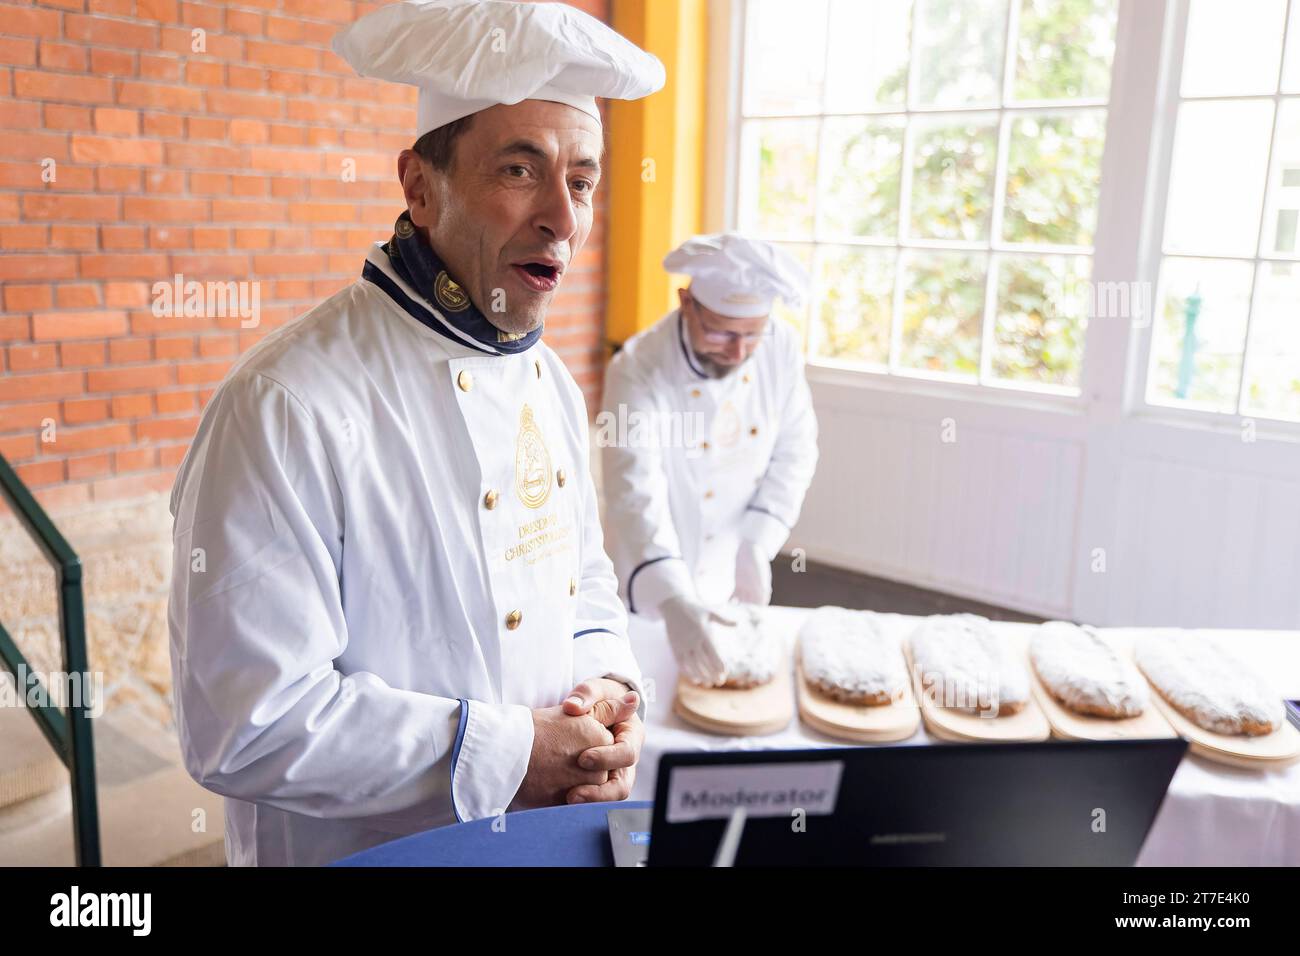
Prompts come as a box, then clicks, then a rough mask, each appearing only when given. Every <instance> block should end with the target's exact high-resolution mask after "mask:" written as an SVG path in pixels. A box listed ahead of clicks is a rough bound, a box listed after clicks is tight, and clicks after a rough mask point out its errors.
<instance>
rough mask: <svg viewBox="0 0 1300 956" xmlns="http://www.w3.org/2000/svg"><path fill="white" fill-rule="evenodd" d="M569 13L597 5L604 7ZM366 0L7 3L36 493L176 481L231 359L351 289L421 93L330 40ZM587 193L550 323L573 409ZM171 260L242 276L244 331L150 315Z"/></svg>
mask: <svg viewBox="0 0 1300 956" xmlns="http://www.w3.org/2000/svg"><path fill="white" fill-rule="evenodd" d="M575 5H576V6H580V7H583V8H584V9H586V10H587V11H588V12H591V13H593V14H595V15H597V16H600V17H602V18H605V17H607V13H608V10H607V6H608V0H585V2H583V0H576V2H575ZM374 6H376V4H368V3H354V2H350V0H235V2H232V3H219V2H207V0H204V2H192V3H191V2H179V0H40V2H37V3H6V2H0V129H3V131H4V135H3V138H2V139H0V292H2V293H3V299H2V307H0V454H3V455H4V456H5V457H6V458H7V459H8V460H9V461H10V463H11V464H13V465H14V466H15V467H16V469H17V471H18V473H19V475H20V476H21V477H22V478H23V480H24V481H26V482H27V483H28V485H29V487H31V488H32V489H33V491H34V492H35V493H36V495H37V497H38V498H40V499H41V500H42V502H43V503H45V504H46V505H47V507H54V508H59V507H64V506H75V505H80V504H86V503H91V502H95V501H101V500H109V499H113V498H120V497H126V496H132V495H136V494H141V493H145V492H148V491H153V490H163V489H166V488H169V487H170V486H171V482H172V479H173V476H174V473H175V469H176V466H177V465H178V464H179V463H180V460H181V458H182V457H183V456H184V454H185V450H186V448H187V445H188V441H189V439H190V438H191V437H192V435H193V433H194V429H195V427H196V426H197V424H198V420H199V413H200V411H201V410H202V408H203V404H204V402H205V401H206V400H207V398H208V396H209V395H210V394H211V392H212V390H213V388H214V387H215V385H216V383H217V382H218V381H219V380H220V379H221V377H222V376H223V375H224V374H225V372H226V370H227V369H228V368H229V367H230V365H231V363H232V362H233V360H234V358H235V357H236V356H237V355H238V354H239V353H240V352H242V351H244V350H245V349H247V348H248V347H250V346H251V345H252V344H253V343H254V342H256V341H257V340H258V339H259V338H260V337H261V336H263V335H265V334H266V333H267V332H268V331H270V330H271V329H274V328H275V327H276V326H279V325H282V324H283V323H285V322H287V321H289V320H291V319H293V318H294V317H296V316H298V315H301V314H302V313H303V312H305V311H306V310H307V309H309V308H310V307H312V306H313V305H315V304H316V303H317V302H319V301H320V300H321V299H323V298H325V297H326V296H328V295H330V294H331V293H333V292H334V291H336V290H337V289H339V288H341V287H342V286H344V285H346V284H347V283H349V282H351V281H353V280H354V279H355V278H356V277H357V276H358V275H359V273H360V270H361V263H362V259H363V257H364V256H365V250H366V248H367V246H368V245H369V244H370V243H371V242H374V241H375V240H382V239H384V238H387V236H388V234H389V233H390V231H391V229H392V224H393V220H394V219H395V218H396V216H397V214H398V213H399V212H400V211H401V210H402V209H403V208H404V203H403V202H402V199H401V191H400V189H399V188H398V186H397V182H396V172H395V170H396V154H397V152H398V150H400V149H402V148H404V147H406V146H409V145H410V143H411V141H412V139H413V136H412V132H413V130H414V121H415V109H414V103H415V96H414V91H413V90H411V89H410V88H408V87H402V86H396V85H389V84H384V83H377V82H374V81H369V80H362V79H359V78H357V77H356V76H355V75H354V74H353V73H352V71H351V69H350V68H349V67H348V66H347V65H346V64H345V63H344V62H343V61H342V60H341V59H339V58H338V57H337V56H335V55H334V54H333V53H332V52H330V50H329V42H330V38H331V37H332V36H333V34H334V33H335V32H336V31H337V30H338V29H340V27H341V26H342V25H343V24H346V23H349V22H351V21H352V20H354V19H355V18H357V17H359V16H361V15H362V14H364V13H366V12H368V11H369V10H371V9H373V8H374ZM196 28H198V29H201V30H203V31H205V33H204V39H205V41H206V50H205V52H201V53H196V52H193V50H192V42H193V33H192V31H193V30H195V29H196ZM349 158H350V159H353V160H355V169H356V181H355V182H345V181H344V179H343V175H342V170H343V163H344V160H345V159H349ZM48 160H53V162H54V165H53V173H54V176H53V181H50V182H47V181H45V178H43V174H44V173H45V172H46V170H48V169H49V168H50V167H49V163H48V162H47V161H48ZM597 207H598V208H597V223H596V226H595V228H594V229H593V231H592V235H591V238H590V239H589V240H588V244H587V247H586V250H585V251H584V252H583V254H582V257H581V258H580V259H579V260H578V261H577V262H576V263H575V264H574V267H573V268H572V270H571V271H570V272H569V273H568V275H567V276H566V278H565V284H564V290H563V291H562V292H561V294H560V295H559V296H558V298H557V301H556V303H555V306H554V308H553V309H552V311H551V315H550V318H549V320H548V323H547V333H546V339H547V341H548V342H550V344H551V346H552V347H553V348H555V349H556V350H557V351H558V352H559V353H560V355H561V356H563V358H564V359H565V361H566V362H567V363H568V365H569V367H570V369H571V370H572V371H573V374H574V375H575V377H576V378H577V379H578V381H579V383H581V384H582V386H583V388H584V389H585V390H586V392H587V394H588V402H589V403H591V402H592V401H593V400H594V399H595V397H596V394H597V392H598V389H599V386H600V378H601V367H602V358H603V352H602V345H601V343H602V338H603V328H604V319H603V316H604V244H605V243H604V229H603V226H602V219H603V213H604V209H603V201H601V202H598V204H597ZM176 273H181V274H183V275H184V277H185V279H186V280H191V279H192V280H198V281H201V282H206V281H210V280H219V281H257V282H258V283H259V284H260V297H261V322H260V325H259V326H258V327H257V328H255V329H242V328H241V327H240V323H241V319H240V318H239V317H238V316H232V317H230V318H215V319H208V318H172V317H163V318H158V317H155V316H154V314H153V311H152V309H151V308H150V305H151V301H152V295H151V289H152V286H153V283H155V282H159V281H164V282H170V281H171V277H172V276H173V275H174V274H176ZM51 422H52V423H53V428H50V427H49V425H50V423H51ZM50 438H52V439H53V440H46V439H50Z"/></svg>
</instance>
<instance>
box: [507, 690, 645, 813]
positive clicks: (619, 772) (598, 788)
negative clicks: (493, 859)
mask: <svg viewBox="0 0 1300 956" xmlns="http://www.w3.org/2000/svg"><path fill="white" fill-rule="evenodd" d="M638 703H639V698H638V697H637V695H636V693H635V692H634V691H631V690H630V689H629V688H628V686H627V685H626V684H623V683H622V682H620V681H616V680H612V679H610V678H607V677H599V678H595V679H593V680H586V681H583V682H582V683H580V684H578V685H577V686H576V687H574V688H573V690H571V691H570V692H569V694H568V696H567V697H565V699H564V702H563V703H561V704H560V705H559V706H556V707H539V708H536V709H535V710H533V749H532V753H531V754H530V755H529V758H528V770H527V771H526V772H525V774H524V779H523V783H521V784H520V786H519V790H518V792H517V793H516V795H515V802H516V803H517V804H519V805H520V806H526V807H543V806H555V805H558V804H563V803H596V802H599V801H605V800H626V799H627V797H628V795H629V794H630V793H631V792H632V784H633V782H634V781H635V780H636V763H637V761H638V760H639V759H640V757H641V744H642V742H643V741H644V740H645V726H644V725H643V724H642V722H641V718H640V717H638V716H637V713H636V710H637V705H638Z"/></svg>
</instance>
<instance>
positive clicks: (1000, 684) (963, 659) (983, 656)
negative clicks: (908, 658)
mask: <svg viewBox="0 0 1300 956" xmlns="http://www.w3.org/2000/svg"><path fill="white" fill-rule="evenodd" d="M910 647H911V651H912V666H913V669H914V673H915V674H916V677H917V680H918V682H919V691H920V693H922V694H924V695H926V696H928V697H929V698H930V699H931V700H932V701H933V702H934V703H935V704H936V705H937V706H939V707H951V708H954V709H956V710H964V711H973V712H978V713H981V714H982V713H986V712H987V711H989V710H990V709H997V710H998V711H1000V712H1002V713H1007V712H1012V711H1015V710H1019V709H1020V708H1021V707H1023V706H1024V705H1025V704H1026V703H1027V702H1028V700H1029V673H1028V671H1027V670H1026V669H1025V667H1024V665H1023V664H1022V663H1021V662H1020V661H1019V660H1018V659H1017V658H1016V655H1015V651H1014V649H1013V648H1012V647H1011V646H1010V642H1009V641H1004V640H1001V639H1000V638H999V637H998V636H997V635H996V634H994V633H993V628H992V625H991V624H990V622H989V620H988V619H987V618H984V617H980V616H978V615H976V614H936V615H933V616H931V617H927V618H926V619H925V620H924V621H922V622H921V623H920V625H918V626H917V628H916V630H915V631H913V632H912V637H911V640H910Z"/></svg>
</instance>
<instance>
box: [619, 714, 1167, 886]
mask: <svg viewBox="0 0 1300 956" xmlns="http://www.w3.org/2000/svg"><path fill="white" fill-rule="evenodd" d="M1186 749H1187V742H1186V741H1185V740H1182V739H1180V738H1172V739H1159V740H1114V741H1047V742H1044V743H1025V744H975V743H961V744H932V745H928V746H922V747H918V746H906V745H904V746H889V747H845V748H822V749H816V750H757V751H755V750H744V751H725V752H714V753H708V752H706V753H701V752H698V751H695V752H691V753H667V754H664V755H663V757H662V758H661V759H660V761H659V775H658V778H657V786H656V794H655V801H654V807H653V810H626V809H614V810H611V811H610V812H609V829H610V839H611V845H612V848H613V851H614V859H615V864H616V865H619V866H642V865H647V864H648V865H650V866H710V865H714V864H715V863H717V862H719V861H721V862H722V863H723V864H724V865H727V864H734V865H736V866H815V865H836V866H845V865H848V866H1131V865H1132V864H1133V863H1134V862H1135V861H1136V860H1137V856H1138V853H1139V851H1140V850H1141V849H1142V843H1143V841H1144V840H1145V839H1146V835H1147V832H1148V831H1149V830H1150V828H1151V824H1152V823H1153V822H1154V820H1155V817H1156V813H1157V811H1158V810H1159V809H1160V804H1161V802H1162V801H1163V800H1164V796H1165V792H1166V790H1168V788H1169V781H1170V779H1171V778H1172V777H1173V775H1174V771H1175V770H1176V769H1177V768H1178V764H1179V761H1181V760H1182V757H1183V753H1184V752H1185V751H1186Z"/></svg>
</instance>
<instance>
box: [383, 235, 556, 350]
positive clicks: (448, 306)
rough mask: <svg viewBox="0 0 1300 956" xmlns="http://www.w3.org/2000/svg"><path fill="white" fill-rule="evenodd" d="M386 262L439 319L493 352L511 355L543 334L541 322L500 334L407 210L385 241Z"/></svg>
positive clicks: (527, 346) (527, 347) (530, 345)
mask: <svg viewBox="0 0 1300 956" xmlns="http://www.w3.org/2000/svg"><path fill="white" fill-rule="evenodd" d="M383 248H384V252H385V253H387V255H388V264H389V265H390V266H391V267H392V269H393V271H394V272H395V273H397V275H398V276H399V277H401V279H402V281H403V282H405V283H406V284H407V285H408V286H410V287H411V288H412V289H414V290H415V292H416V293H417V294H418V295H419V296H420V297H421V298H423V299H425V300H427V301H428V302H429V303H431V304H433V305H435V306H436V307H437V314H438V317H439V318H440V319H442V321H444V322H446V323H447V324H448V325H450V326H452V327H453V328H454V329H456V330H457V331H458V332H462V333H464V334H465V335H466V336H468V337H469V338H471V339H473V340H474V341H475V342H478V343H479V344H480V345H484V346H487V347H488V349H489V350H490V351H491V352H493V353H494V354H506V355H513V354H515V353H517V352H524V351H527V350H528V349H529V348H531V347H532V346H533V345H534V344H535V343H536V342H537V340H538V339H540V338H541V337H542V326H540V325H539V326H538V327H537V328H535V329H533V330H532V331H531V332H527V333H525V334H523V335H520V336H519V337H517V338H503V337H502V335H503V333H502V332H501V330H500V329H498V328H497V327H496V326H495V325H493V324H492V322H491V321H490V320H489V319H488V318H487V316H485V315H484V314H483V313H482V312H480V311H479V310H478V307H477V306H475V305H474V303H473V302H472V301H471V300H470V298H469V293H468V292H466V291H465V288H464V286H462V285H461V284H460V283H458V282H457V281H456V280H455V279H454V278H453V277H452V276H451V273H450V272H449V271H448V270H447V266H446V265H445V264H444V263H443V261H442V260H441V259H439V258H438V254H437V253H436V252H434V250H433V247H432V246H430V245H429V242H428V240H427V239H426V238H425V235H424V230H422V229H419V228H417V227H416V225H415V224H414V223H413V222H412V221H411V213H410V210H406V209H404V210H402V214H401V215H400V216H398V217H397V222H396V224H395V225H394V227H393V235H392V238H390V239H389V240H388V242H386V243H385V244H384V247H383Z"/></svg>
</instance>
